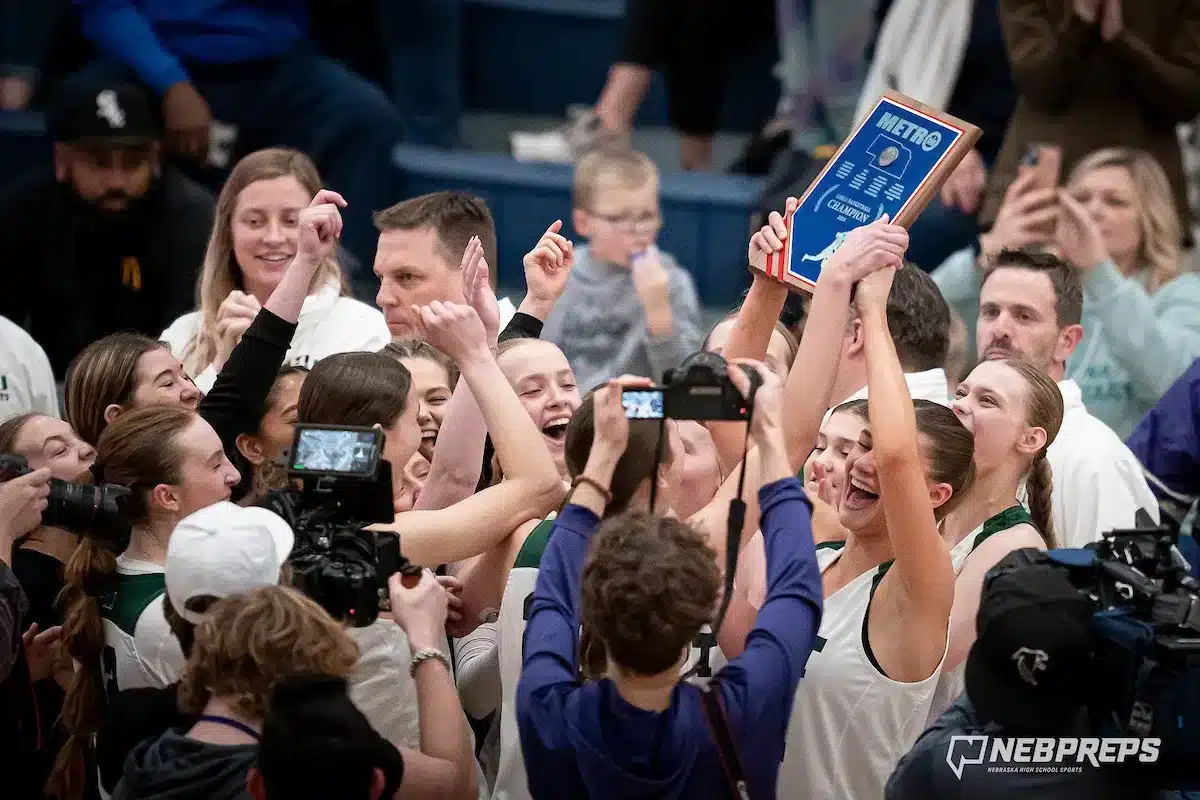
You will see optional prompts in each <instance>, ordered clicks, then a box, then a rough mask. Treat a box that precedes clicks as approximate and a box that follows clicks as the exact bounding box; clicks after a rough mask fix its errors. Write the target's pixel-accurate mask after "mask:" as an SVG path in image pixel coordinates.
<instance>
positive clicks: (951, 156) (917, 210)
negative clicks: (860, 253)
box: [762, 89, 982, 292]
mask: <svg viewBox="0 0 1200 800" xmlns="http://www.w3.org/2000/svg"><path fill="white" fill-rule="evenodd" d="M885 99H886V100H888V101H890V102H892V103H895V104H896V105H899V106H903V107H905V108H907V109H908V110H909V111H912V112H914V113H916V114H919V115H922V116H926V117H930V118H932V119H933V120H935V121H937V122H938V123H940V124H942V125H945V126H946V127H949V128H956V129H958V130H959V131H961V132H962V135H961V136H959V137H958V139H957V140H956V141H955V142H954V144H952V145H951V146H950V148H949V149H948V150H947V151H946V152H945V154H944V155H943V156H942V158H941V161H939V162H938V164H937V166H935V167H934V168H933V171H931V172H930V173H929V174H928V175H926V176H925V178H924V179H923V180H922V181H921V184H920V185H919V186H918V187H917V190H916V191H915V192H914V193H913V195H912V197H911V198H909V200H908V203H907V204H906V205H905V206H904V208H903V209H902V210H901V212H900V213H899V214H898V215H897V216H896V219H894V220H892V221H893V222H894V223H895V224H897V225H903V226H904V227H905V228H907V227H909V226H910V225H912V223H913V221H914V220H916V219H917V217H919V216H920V215H921V212H922V211H924V210H925V206H926V205H928V204H929V201H930V200H931V199H932V198H933V195H934V194H935V193H936V192H938V191H940V190H941V188H942V184H943V183H945V182H946V179H947V178H949V177H950V173H951V172H953V171H954V169H955V168H956V167H957V166H958V165H959V162H961V161H962V160H963V158H964V157H966V155H967V153H968V152H969V151H970V150H971V149H972V148H974V147H975V143H976V142H978V141H979V137H980V135H981V133H982V131H980V129H979V128H978V127H977V126H975V125H972V124H971V123H969V122H967V121H966V120H962V119H959V118H958V117H956V116H953V115H952V114H947V113H945V112H944V111H938V110H937V109H935V108H933V107H931V106H927V105H925V104H924V103H921V102H919V101H917V100H914V99H913V98H911V97H909V96H908V95H905V94H901V93H900V92H897V91H895V90H892V89H888V90H887V91H885V92H884V93H883V94H882V95H880V96H879V100H876V101H875V104H874V105H872V106H871V110H870V111H868V112H867V114H866V116H864V117H863V118H862V119H860V120H859V121H858V122H857V123H856V124H855V126H854V130H853V131H851V133H850V135H849V136H847V137H846V138H845V140H844V141H843V142H842V144H841V146H839V147H838V149H837V152H836V153H834V154H833V156H832V157H831V158H830V159H829V160H828V161H826V162H825V166H824V167H822V168H821V171H820V172H819V173H817V177H816V178H814V179H813V181H812V183H810V184H809V186H808V188H807V189H805V190H804V194H803V195H801V196H800V205H801V206H802V205H804V201H805V200H807V199H808V196H809V195H810V194H812V191H813V189H815V188H816V186H817V185H818V184H819V183H820V182H821V180H822V179H823V178H824V177H825V174H826V173H827V172H829V170H830V169H831V168H832V167H833V166H834V164H836V163H837V162H838V159H839V158H841V155H842V151H844V150H845V149H846V146H847V145H848V144H849V143H850V142H851V141H852V140H853V139H854V137H856V136H858V134H859V132H860V131H861V130H862V129H863V126H864V125H866V123H867V120H868V119H870V118H871V115H872V114H874V113H875V109H877V108H878V107H879V103H880V102H882V101H883V100H885ZM794 219H795V212H792V213H791V214H789V215H788V216H787V219H786V220H785V221H786V223H787V226H788V238H787V240H786V241H785V242H784V250H783V252H782V253H778V254H776V253H772V254H771V255H769V256H767V263H766V267H765V268H764V269H763V270H762V272H763V273H764V274H766V275H767V276H768V277H771V278H774V279H775V280H777V281H780V282H781V283H785V284H787V285H788V286H789V287H790V288H792V289H801V290H803V291H806V292H811V291H812V290H813V288H814V285H815V284H813V283H812V282H810V281H808V280H806V279H803V278H798V277H796V276H794V275H792V274H791V273H790V272H788V270H787V265H788V264H789V263H790V261H791V250H792V239H793V237H792V235H791V232H792V222H793V220H794Z"/></svg>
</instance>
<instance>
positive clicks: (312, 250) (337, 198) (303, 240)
mask: <svg viewBox="0 0 1200 800" xmlns="http://www.w3.org/2000/svg"><path fill="white" fill-rule="evenodd" d="M345 207H346V200H345V198H343V197H342V196H341V195H340V194H338V193H337V192H334V191H330V190H329V189H322V190H321V191H319V192H317V195H316V197H314V198H313V199H312V202H311V203H309V204H308V208H306V209H304V210H303V211H301V212H300V239H299V242H297V247H296V258H303V259H304V260H305V261H306V262H307V263H309V264H310V265H313V266H315V265H317V264H320V263H321V262H322V261H324V260H325V258H326V257H327V256H328V255H329V253H330V252H331V251H332V250H333V247H334V245H335V244H337V240H338V238H339V237H340V236H341V235H342V215H341V213H340V212H339V211H338V209H339V208H345Z"/></svg>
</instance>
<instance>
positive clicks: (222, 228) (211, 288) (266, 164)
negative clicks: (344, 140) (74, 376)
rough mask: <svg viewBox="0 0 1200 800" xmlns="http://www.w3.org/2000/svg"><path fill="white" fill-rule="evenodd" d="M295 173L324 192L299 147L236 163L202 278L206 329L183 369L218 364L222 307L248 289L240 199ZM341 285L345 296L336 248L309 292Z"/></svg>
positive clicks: (312, 192)
mask: <svg viewBox="0 0 1200 800" xmlns="http://www.w3.org/2000/svg"><path fill="white" fill-rule="evenodd" d="M286 177H292V178H295V179H296V181H297V182H298V183H299V184H300V185H301V186H303V187H304V190H305V191H306V192H308V195H309V197H315V196H316V194H317V192H319V191H320V190H321V176H320V175H319V174H318V173H317V168H316V165H314V164H313V162H312V159H310V158H309V157H308V156H306V155H305V154H304V153H301V152H300V151H298V150H288V149H286V148H282V147H272V148H268V149H266V150H257V151H255V152H253V153H250V154H249V155H247V156H246V157H245V158H243V159H242V160H241V161H239V162H238V163H237V164H236V165H234V167H233V170H232V171H231V172H230V173H229V177H228V178H227V179H226V180H225V185H224V186H222V187H221V194H220V196H218V197H217V209H216V214H215V215H214V217H213V229H212V235H211V236H209V239H208V250H207V251H205V253H204V267H203V268H202V269H201V271H200V277H199V279H198V280H197V282H196V305H197V306H199V308H200V317H201V321H200V329H199V331H198V332H197V333H196V337H195V338H194V339H192V341H190V342H188V344H187V347H186V348H185V349H184V352H183V358H182V361H183V367H184V369H186V370H187V372H188V374H189V375H197V374H199V373H200V372H201V371H203V370H204V368H205V367H207V366H208V365H209V364H211V363H212V360H213V358H214V357H215V356H216V354H217V338H218V335H217V309H219V308H220V306H221V303H222V302H224V300H225V298H226V297H228V296H229V293H230V292H232V291H233V290H234V289H242V288H243V286H244V284H243V283H242V268H241V267H240V266H238V263H237V259H236V258H235V257H234V253H233V212H234V211H235V210H236V209H237V202H238V197H240V196H241V194H242V191H243V190H244V189H245V188H246V187H247V186H249V185H250V184H252V183H258V182H259V181H269V180H274V179H275V178H286ZM330 283H336V284H337V286H338V289H339V291H340V292H341V293H342V294H346V293H347V287H346V280H345V277H344V276H343V275H342V268H341V266H340V265H339V264H338V261H337V255H336V248H335V250H334V251H331V252H330V254H329V256H327V257H326V259H325V260H324V261H322V262H321V266H320V267H318V268H317V271H316V274H314V275H313V279H312V283H311V284H309V287H308V293H309V294H312V293H313V292H314V291H317V290H319V289H321V288H322V287H324V286H326V285H327V284H330Z"/></svg>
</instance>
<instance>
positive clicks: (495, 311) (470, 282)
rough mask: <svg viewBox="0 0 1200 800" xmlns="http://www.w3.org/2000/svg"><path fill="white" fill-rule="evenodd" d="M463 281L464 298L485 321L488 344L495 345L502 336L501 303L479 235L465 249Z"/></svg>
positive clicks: (484, 326)
mask: <svg viewBox="0 0 1200 800" xmlns="http://www.w3.org/2000/svg"><path fill="white" fill-rule="evenodd" d="M462 283H463V299H465V300H466V301H467V305H469V306H470V307H471V308H473V309H475V313H476V314H478V315H479V319H480V320H481V321H482V322H483V329H484V331H485V332H486V333H487V342H488V346H490V347H495V346H496V342H497V340H498V339H499V337H500V304H499V303H498V302H497V301H496V293H495V292H494V291H492V282H491V278H490V274H489V270H488V263H487V259H486V258H484V257H483V244H482V243H481V242H480V241H479V237H478V236H472V237H471V241H469V242H467V249H466V250H464V251H463V257H462Z"/></svg>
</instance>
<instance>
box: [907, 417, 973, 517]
mask: <svg viewBox="0 0 1200 800" xmlns="http://www.w3.org/2000/svg"><path fill="white" fill-rule="evenodd" d="M913 411H914V413H915V414H916V418H917V432H918V433H920V434H921V435H923V436H924V437H925V442H924V445H925V447H924V449H925V450H926V452H927V453H928V455H929V480H931V481H933V482H934V483H945V484H949V486H950V489H951V494H950V498H949V499H948V500H947V501H946V502H944V503H942V504H941V505H940V506H938V507H937V508H935V509H934V510H933V516H934V518H935V519H939V520H940V519H941V518H942V517H944V516H946V515H947V514H949V513H950V511H951V510H952V509H953V508H954V506H955V505H956V504H957V503H958V501H959V500H960V499H961V498H962V497H963V494H964V493H965V492H966V490H967V489H968V488H970V486H971V484H972V483H974V482H975V437H974V436H972V435H971V432H970V431H969V430H967V429H966V427H965V426H964V425H963V424H962V422H960V421H959V419H958V417H957V416H956V415H955V413H954V412H953V411H951V410H950V409H949V408H947V407H946V406H944V405H941V404H940V403H934V402H931V401H929V400H913Z"/></svg>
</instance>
